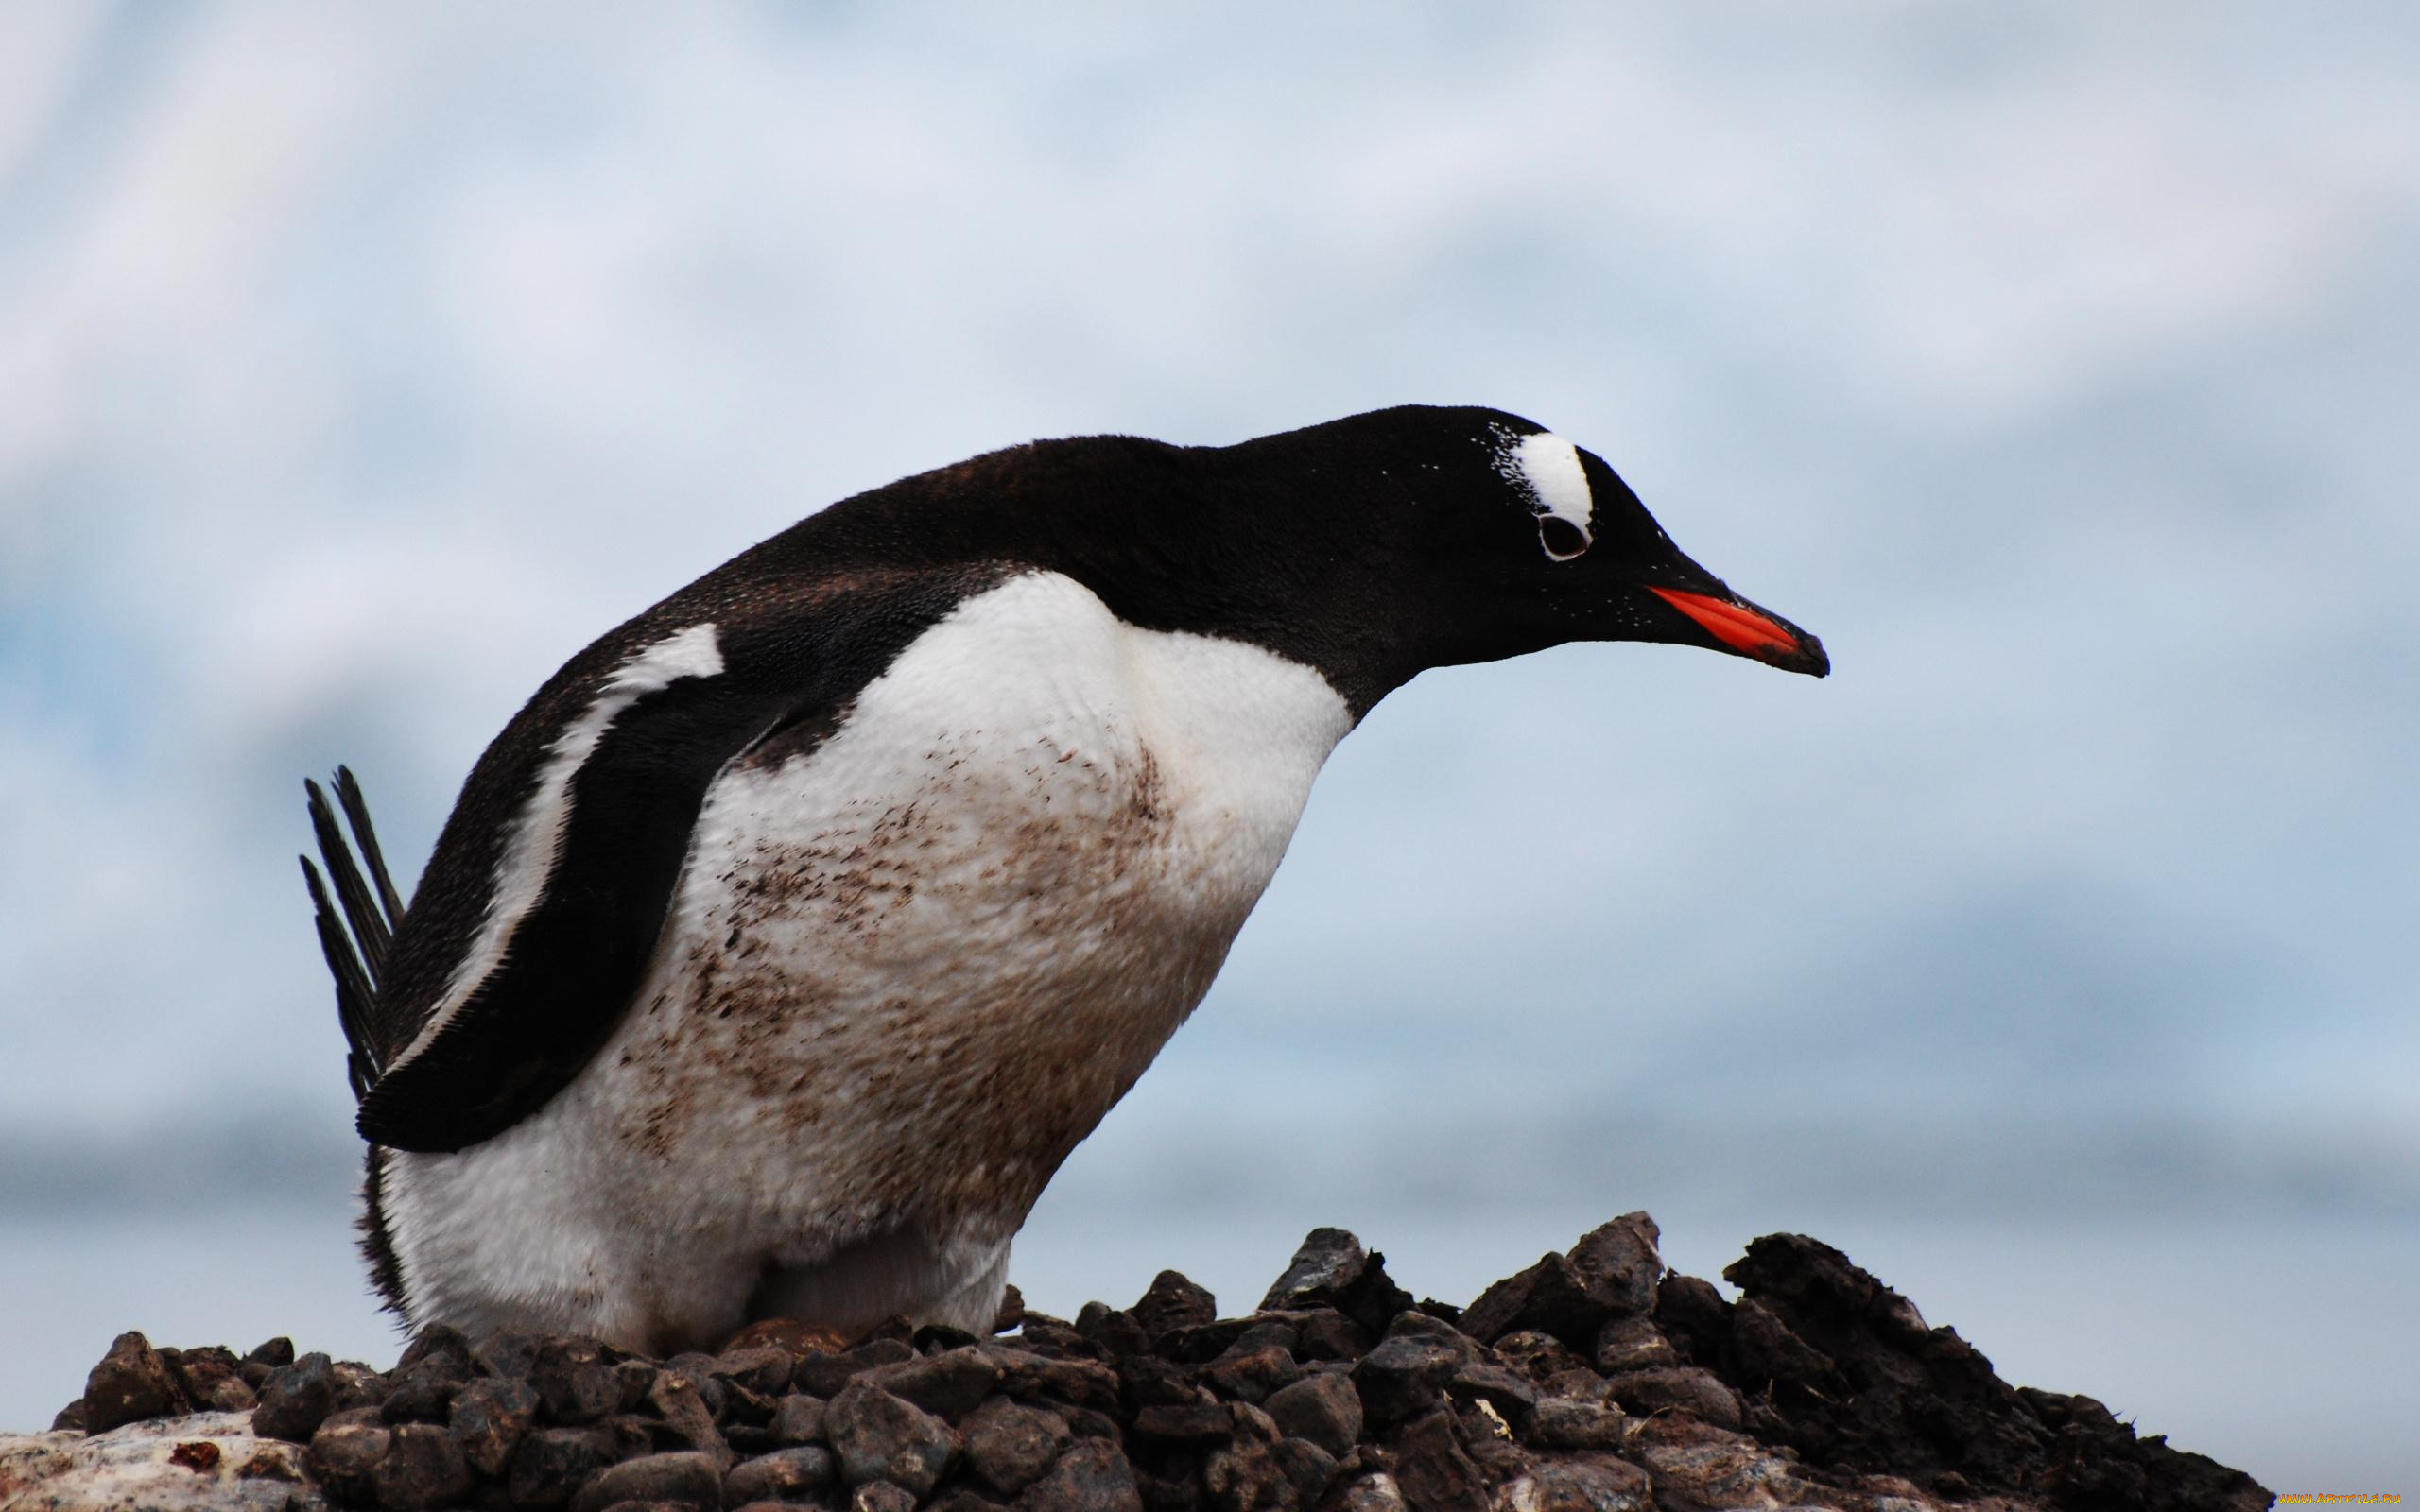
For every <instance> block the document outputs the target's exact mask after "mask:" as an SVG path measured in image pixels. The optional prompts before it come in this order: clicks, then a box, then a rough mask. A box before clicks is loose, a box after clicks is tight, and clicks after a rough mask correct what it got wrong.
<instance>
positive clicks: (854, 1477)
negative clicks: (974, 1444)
mask: <svg viewBox="0 0 2420 1512" xmlns="http://www.w3.org/2000/svg"><path fill="white" fill-rule="evenodd" d="M823 1432H824V1436H825V1437H827V1438H829V1439H830V1440H831V1443H832V1451H833V1452H834V1454H836V1455H837V1456H838V1459H839V1462H840V1473H841V1476H842V1477H843V1478H844V1479H845V1480H847V1481H848V1483H849V1484H850V1485H852V1486H858V1485H862V1484H864V1483H865V1482H867V1481H890V1482H893V1483H895V1484H897V1485H899V1486H905V1487H907V1488H908V1490H909V1491H912V1492H914V1493H915V1494H916V1495H917V1496H918V1497H924V1496H927V1495H929V1494H931V1492H932V1489H933V1487H934V1486H936V1485H937V1484H939V1483H940V1481H941V1478H942V1472H943V1471H945V1470H947V1469H949V1467H950V1465H951V1463H952V1462H953V1461H955V1460H956V1459H957V1457H958V1452H959V1438H958V1435H957V1434H956V1433H954V1432H953V1431H951V1429H950V1426H949V1424H947V1423H945V1422H943V1421H942V1420H941V1419H940V1418H939V1417H934V1416H933V1415H932V1414H930V1413H928V1412H926V1411H925V1410H924V1409H923V1408H921V1407H918V1406H915V1405H913V1404H911V1403H909V1402H906V1401H902V1400H899V1399H898V1398H897V1397H894V1396H892V1395H891V1394H890V1392H888V1391H885V1390H883V1389H882V1388H881V1387H880V1386H877V1385H874V1384H873V1383H871V1382H867V1381H852V1382H850V1383H849V1384H848V1385H847V1386H846V1387H845V1388H843V1389H842V1390H841V1392H840V1394H839V1395H838V1396H837V1397H834V1398H833V1399H832V1400H831V1401H830V1402H829V1403H827V1404H826V1405H825V1407H824V1410H823Z"/></svg>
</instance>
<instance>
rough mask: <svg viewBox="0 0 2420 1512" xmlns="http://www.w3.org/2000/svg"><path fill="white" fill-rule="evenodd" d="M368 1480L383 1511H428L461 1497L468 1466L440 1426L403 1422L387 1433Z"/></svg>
mask: <svg viewBox="0 0 2420 1512" xmlns="http://www.w3.org/2000/svg"><path fill="white" fill-rule="evenodd" d="M314 1442H315V1443H316V1442H317V1440H314ZM372 1486H373V1487H374V1490H375V1494H376V1496H377V1499H378V1504H379V1505H380V1506H381V1507H384V1508H386V1509H387V1512H429V1509H430V1508H431V1507H440V1506H450V1505H452V1504H453V1503H456V1502H458V1501H460V1500H461V1499H462V1496H463V1494H464V1493H465V1492H467V1491H469V1490H470V1488H471V1466H470V1462H469V1461H468V1460H467V1459H465V1458H464V1457H463V1454H462V1448H461V1446H460V1445H459V1444H457V1443H456V1442H455V1441H454V1439H453V1436H452V1435H449V1434H447V1433H446V1431H445V1430H444V1429H442V1428H440V1427H438V1426H437V1425H436V1424H434V1423H420V1422H413V1423H405V1424H403V1425H402V1426H400V1427H397V1428H395V1429H394V1430H392V1432H391V1433H390V1434H389V1436H388V1439H387V1452H385V1453H384V1454H382V1455H380V1456H379V1457H378V1468H377V1469H376V1470H375V1471H373V1472H372Z"/></svg>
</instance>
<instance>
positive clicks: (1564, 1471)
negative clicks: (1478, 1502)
mask: <svg viewBox="0 0 2420 1512" xmlns="http://www.w3.org/2000/svg"><path fill="white" fill-rule="evenodd" d="M1522 1480H1524V1481H1526V1482H1527V1484H1526V1485H1524V1484H1522V1481H1515V1482H1514V1483H1513V1486H1511V1487H1508V1490H1509V1491H1510V1493H1511V1494H1509V1495H1507V1496H1506V1497H1505V1499H1504V1500H1505V1501H1506V1502H1508V1503H1510V1504H1512V1505H1513V1506H1517V1507H1520V1508H1522V1509H1523V1512H1652V1509H1653V1508H1654V1506H1655V1501H1654V1492H1653V1488H1652V1486H1651V1482H1650V1480H1649V1477H1648V1474H1647V1472H1646V1471H1645V1470H1643V1469H1639V1468H1638V1467H1637V1466H1635V1465H1633V1464H1630V1463H1629V1462H1627V1461H1624V1460H1618V1459H1616V1458H1614V1457H1613V1456H1612V1455H1610V1454H1568V1455H1561V1456H1558V1457H1556V1458H1553V1459H1546V1460H1540V1461H1539V1462H1538V1463H1537V1464H1535V1465H1533V1466H1531V1467H1530V1469H1528V1470H1527V1471H1526V1472H1524V1475H1523V1477H1522Z"/></svg>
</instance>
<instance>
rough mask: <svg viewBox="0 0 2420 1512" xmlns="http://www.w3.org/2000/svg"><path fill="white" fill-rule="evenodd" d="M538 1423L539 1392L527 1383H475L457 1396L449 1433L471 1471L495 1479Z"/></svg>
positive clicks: (448, 1426) (449, 1423) (455, 1395)
mask: <svg viewBox="0 0 2420 1512" xmlns="http://www.w3.org/2000/svg"><path fill="white" fill-rule="evenodd" d="M537 1420H538V1392H537V1388H536V1387H534V1386H532V1385H530V1384H529V1383H527V1381H474V1382H471V1383H469V1384H467V1385H465V1386H463V1387H462V1389H461V1390H459V1391H458V1392H456V1393H455V1394H454V1405H453V1408H452V1410H451V1413H450V1415H449V1419H448V1424H447V1428H446V1431H447V1432H448V1433H450V1434H452V1435H454V1442H455V1443H456V1444H458V1445H459V1446H460V1447H461V1450H462V1457H463V1459H464V1460H465V1461H467V1462H468V1463H469V1465H470V1466H471V1468H472V1469H475V1470H477V1471H478V1472H479V1473H480V1474H482V1475H485V1476H488V1477H490V1478H492V1479H493V1478H500V1477H502V1476H503V1474H504V1472H505V1467H506V1466H508V1465H510V1463H511V1462H512V1451H513V1447H514V1446H515V1445H517V1444H519V1443H520V1442H521V1435H524V1434H526V1433H527V1432H528V1431H529V1430H530V1428H531V1426H532V1425H534V1424H535V1423H536V1422H537Z"/></svg>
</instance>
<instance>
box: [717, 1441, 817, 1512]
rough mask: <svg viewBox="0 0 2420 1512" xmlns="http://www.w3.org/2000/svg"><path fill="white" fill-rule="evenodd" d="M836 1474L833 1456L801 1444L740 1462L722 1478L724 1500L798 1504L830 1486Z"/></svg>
mask: <svg viewBox="0 0 2420 1512" xmlns="http://www.w3.org/2000/svg"><path fill="white" fill-rule="evenodd" d="M838 1474H839V1467H838V1464H836V1463H835V1462H834V1460H833V1458H832V1452H831V1451H830V1450H828V1449H825V1448H824V1447H823V1446H822V1445H821V1444H801V1445H799V1446H797V1447H795V1448H791V1449H777V1450H775V1451H773V1452H771V1453H769V1454H759V1455H757V1456H756V1457H755V1458H754V1459H751V1460H742V1461H741V1462H740V1463H738V1464H736V1465H734V1466H733V1467H732V1468H731V1469H729V1470H728V1471H726V1472H725V1473H724V1475H723V1481H722V1490H723V1500H724V1502H725V1503H729V1504H733V1505H736V1504H738V1503H743V1502H798V1501H804V1500H805V1499H806V1497H807V1496H808V1494H809V1493H811V1492H814V1491H818V1490H821V1488H822V1487H824V1486H829V1485H831V1484H832V1482H833V1480H834V1479H835V1478H836V1477H837V1476H838Z"/></svg>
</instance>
